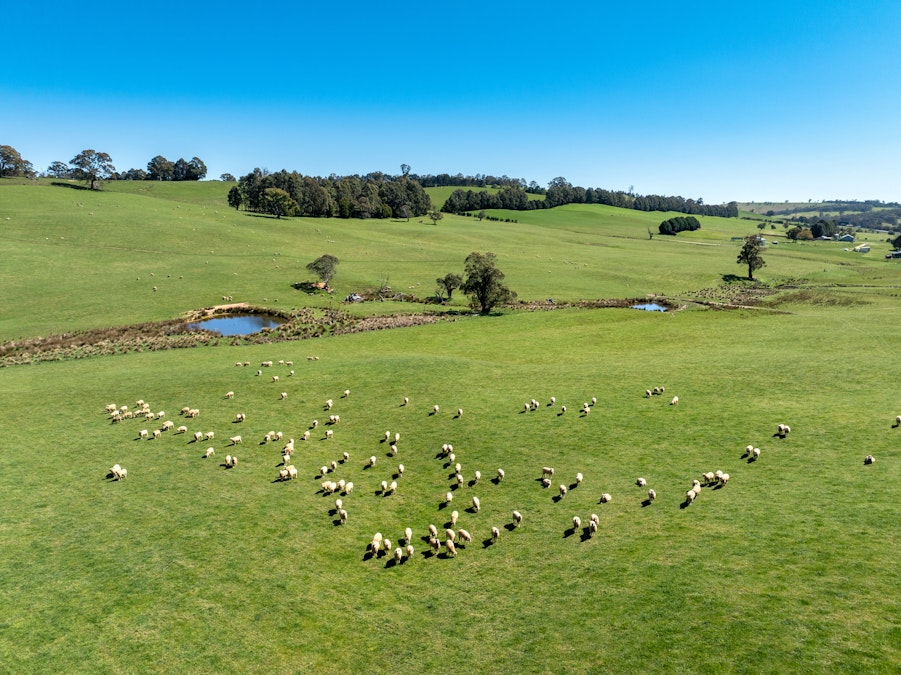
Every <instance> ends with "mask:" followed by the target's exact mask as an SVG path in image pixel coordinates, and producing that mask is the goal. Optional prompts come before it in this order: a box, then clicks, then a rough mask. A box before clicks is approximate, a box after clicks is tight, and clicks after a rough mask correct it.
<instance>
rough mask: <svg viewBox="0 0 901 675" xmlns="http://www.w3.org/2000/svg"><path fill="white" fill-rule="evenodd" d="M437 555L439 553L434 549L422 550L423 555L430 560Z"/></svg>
mask: <svg viewBox="0 0 901 675" xmlns="http://www.w3.org/2000/svg"><path fill="white" fill-rule="evenodd" d="M436 555H438V554H437V553H435V552H434V551H433V550H432V549H427V550H425V551H423V552H422V557H423V558H425V559H426V560H428V559H429V558H432V557H434V556H436Z"/></svg>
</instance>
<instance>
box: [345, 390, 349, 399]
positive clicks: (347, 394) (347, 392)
mask: <svg viewBox="0 0 901 675" xmlns="http://www.w3.org/2000/svg"><path fill="white" fill-rule="evenodd" d="M348 396H350V389H345V390H344V398H347V397H348Z"/></svg>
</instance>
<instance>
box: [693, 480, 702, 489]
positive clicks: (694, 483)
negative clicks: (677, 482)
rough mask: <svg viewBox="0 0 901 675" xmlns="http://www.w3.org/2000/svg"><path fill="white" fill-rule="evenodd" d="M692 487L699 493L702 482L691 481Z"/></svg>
mask: <svg viewBox="0 0 901 675" xmlns="http://www.w3.org/2000/svg"><path fill="white" fill-rule="evenodd" d="M691 487H692V488H693V489H695V491H697V489H698V488H699V487H701V481H699V480H698V479H697V478H695V479H694V480H693V481H691Z"/></svg>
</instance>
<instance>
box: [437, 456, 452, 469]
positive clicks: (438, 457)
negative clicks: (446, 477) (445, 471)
mask: <svg viewBox="0 0 901 675" xmlns="http://www.w3.org/2000/svg"><path fill="white" fill-rule="evenodd" d="M442 457H444V453H443V452H436V453H435V456H434V457H433V459H441V458H442ZM444 466H445V468H447V467H448V466H450V464H445V465H444Z"/></svg>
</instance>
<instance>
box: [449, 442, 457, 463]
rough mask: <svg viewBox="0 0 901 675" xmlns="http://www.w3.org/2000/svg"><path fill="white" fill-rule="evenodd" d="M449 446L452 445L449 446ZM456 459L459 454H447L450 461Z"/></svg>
mask: <svg viewBox="0 0 901 675" xmlns="http://www.w3.org/2000/svg"><path fill="white" fill-rule="evenodd" d="M448 447H451V446H448ZM456 459H457V456H456V455H455V454H454V453H453V452H452V453H450V454H449V455H448V456H447V460H448V462H453V461H454V460H456Z"/></svg>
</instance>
